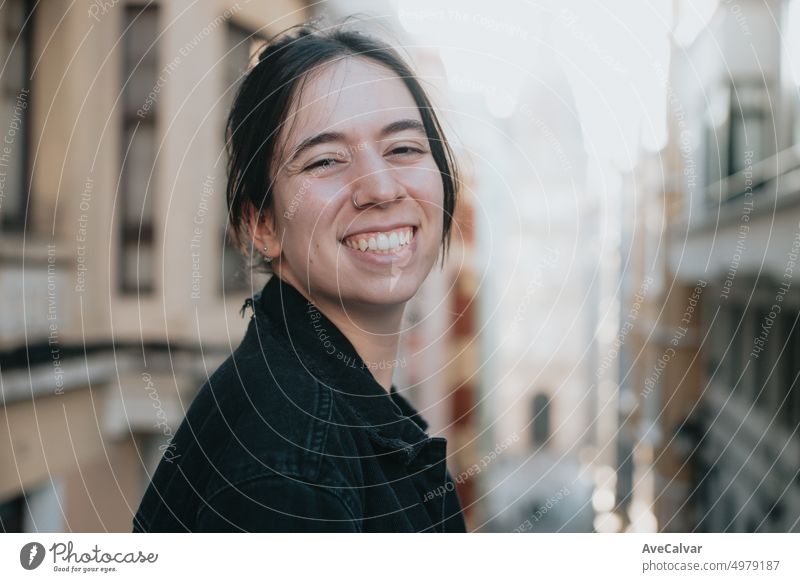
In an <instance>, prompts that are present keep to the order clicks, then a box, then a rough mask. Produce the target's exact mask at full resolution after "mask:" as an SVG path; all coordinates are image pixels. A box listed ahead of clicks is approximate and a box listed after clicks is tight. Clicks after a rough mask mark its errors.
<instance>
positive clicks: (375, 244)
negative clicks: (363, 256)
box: [343, 228, 414, 255]
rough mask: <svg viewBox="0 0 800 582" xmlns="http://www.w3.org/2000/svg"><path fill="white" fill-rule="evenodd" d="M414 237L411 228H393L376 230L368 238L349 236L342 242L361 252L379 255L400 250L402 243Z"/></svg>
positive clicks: (404, 243) (406, 242)
mask: <svg viewBox="0 0 800 582" xmlns="http://www.w3.org/2000/svg"><path fill="white" fill-rule="evenodd" d="M413 237H414V232H413V230H411V229H409V228H404V229H402V230H394V231H391V232H389V233H384V232H378V233H375V234H374V235H372V236H370V237H369V238H368V239H365V238H358V237H350V238H348V239H346V240H344V241H343V242H344V243H345V244H346V245H347V246H348V247H350V248H351V249H358V250H360V251H361V252H366V251H370V252H375V253H377V254H380V255H385V254H389V253H393V252H395V251H398V250H400V248H402V247H403V246H404V245H407V244H409V243H410V242H411V239H412V238H413Z"/></svg>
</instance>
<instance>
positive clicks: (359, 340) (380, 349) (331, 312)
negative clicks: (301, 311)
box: [289, 280, 405, 392]
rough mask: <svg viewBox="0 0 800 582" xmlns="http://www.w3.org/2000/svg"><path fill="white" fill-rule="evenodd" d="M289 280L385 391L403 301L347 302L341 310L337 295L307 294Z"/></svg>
mask: <svg viewBox="0 0 800 582" xmlns="http://www.w3.org/2000/svg"><path fill="white" fill-rule="evenodd" d="M289 283H291V284H292V286H294V287H295V289H297V290H298V291H299V292H300V293H301V294H302V295H303V296H304V297H305V298H306V299H307V300H309V301H311V302H312V303H313V304H314V305H315V306H316V307H317V309H319V310H320V311H321V312H322V313H323V314H324V315H325V317H327V318H328V319H330V320H331V322H332V323H333V324H334V325H335V326H336V327H337V328H338V329H339V331H341V332H342V334H343V335H344V336H345V337H346V338H347V339H348V340H349V341H350V343H351V344H353V347H354V348H355V350H356V352H358V355H359V356H361V359H362V360H364V364H366V365H367V367H368V369H369V371H370V372H371V373H372V376H373V377H374V378H375V380H376V381H377V382H378V384H380V385H381V386H382V387H383V388H384V390H386V391H387V392H389V391H390V390H391V387H392V376H393V375H394V369H395V368H396V367H397V366H396V364H397V351H398V348H399V346H400V327H401V325H402V321H403V313H404V312H405V303H400V304H397V305H385V306H381V307H380V309H376V308H375V306H374V305H353V304H348V305H347V307H346V311H344V310H343V309H342V302H341V300H340V299H339V298H335V299H334V298H330V299H329V298H328V297H327V296H325V295H319V294H310V293H309V291H308V289H306V288H305V286H303V285H299V284H297V283H295V282H292V281H291V280H290V281H289Z"/></svg>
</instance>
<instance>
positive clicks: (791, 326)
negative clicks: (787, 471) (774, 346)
mask: <svg viewBox="0 0 800 582" xmlns="http://www.w3.org/2000/svg"><path fill="white" fill-rule="evenodd" d="M798 315H800V314H798V313H794V314H793V315H792V316H791V318H788V317H787V318H786V319H785V320H784V329H785V330H786V331H785V333H784V334H783V337H782V338H781V341H782V342H785V344H786V345H785V350H784V352H783V357H781V361H780V366H779V369H780V371H781V375H782V381H781V386H782V387H783V390H781V394H780V395H779V396H778V403H781V402H783V404H782V405H781V408H780V411H779V414H778V418H779V419H780V421H781V423H782V424H783V425H784V426H785V427H786V428H787V429H788V430H789V431H790V432H793V433H794V434H795V436H797V434H798V433H797V432H796V431H797V426H798V424H800V377H798V376H799V375H800V321H798ZM784 398H785V399H784Z"/></svg>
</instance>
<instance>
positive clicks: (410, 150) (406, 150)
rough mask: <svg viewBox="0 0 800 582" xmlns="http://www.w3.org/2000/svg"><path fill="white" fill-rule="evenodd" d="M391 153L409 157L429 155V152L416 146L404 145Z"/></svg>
mask: <svg viewBox="0 0 800 582" xmlns="http://www.w3.org/2000/svg"><path fill="white" fill-rule="evenodd" d="M390 153H392V154H394V155H400V156H408V155H419V154H424V153H427V151H426V150H423V149H421V148H417V147H414V146H409V145H403V146H398V147H396V148H394V149H393V150H392V151H391V152H390Z"/></svg>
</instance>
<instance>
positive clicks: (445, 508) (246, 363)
mask: <svg viewBox="0 0 800 582" xmlns="http://www.w3.org/2000/svg"><path fill="white" fill-rule="evenodd" d="M247 306H250V307H252V309H253V318H252V319H251V321H250V324H249V327H248V329H247V333H246V334H245V337H244V339H243V340H242V342H241V344H240V345H239V347H238V348H237V349H236V350H235V351H234V352H233V353H232V354H231V356H230V357H229V358H228V359H227V360H225V362H224V363H223V364H222V365H221V366H220V367H219V368H218V369H217V370H216V371H215V372H214V374H212V376H211V377H210V378H209V380H208V381H207V382H206V383H205V384H204V385H203V386H202V388H201V389H200V391H199V393H198V394H197V396H196V397H195V399H194V401H193V402H192V404H191V406H190V407H189V410H188V411H187V414H186V417H185V418H184V420H183V422H182V423H181V425H180V427H179V428H178V430H177V431H176V433H175V435H174V437H173V439H172V441H171V443H170V446H169V447H168V448H167V449H166V451H165V453H164V456H163V457H162V459H161V462H160V464H159V465H158V468H157V469H156V472H155V473H154V475H153V477H152V481H151V483H150V485H149V486H148V488H147V491H146V492H145V495H144V498H143V499H142V501H141V504H140V506H139V509H138V511H137V513H136V515H135V516H134V519H133V531H134V532H163V531H260V532H268V531H272V532H290V531H306V532H308V531H327V532H334V531H337V532H421V531H425V532H464V531H466V528H465V524H464V519H463V516H462V514H461V506H460V504H459V500H458V497H457V495H456V492H455V485H454V483H453V480H452V478H451V475H450V473H449V471H448V470H447V468H446V465H445V459H446V445H447V441H446V440H445V439H444V438H442V437H433V438H431V437H429V436H428V435H427V434H426V432H425V431H426V429H427V427H428V425H427V423H426V422H425V420H423V419H422V418H421V416H420V415H419V414H418V412H417V411H416V410H414V409H413V408H412V406H411V405H410V404H409V403H408V402H407V401H406V399H405V398H403V396H402V395H400V394H399V393H398V392H397V390H396V388H395V386H392V388H391V392H390V393H387V392H386V390H385V389H384V388H383V387H382V386H381V385H380V384H378V383H377V381H376V380H375V379H374V377H373V375H372V373H371V372H370V370H369V369H368V368H367V367H365V364H364V362H363V360H362V359H361V358H360V357H359V355H358V353H357V352H356V350H355V348H354V347H353V346H352V344H351V343H350V342H349V341H348V340H347V338H346V337H345V336H344V335H343V334H342V333H341V332H340V331H339V330H338V329H337V328H336V327H335V326H334V325H333V324H332V323H331V321H330V320H328V318H326V317H325V315H323V314H322V313H321V312H320V311H318V310H317V309H316V307H314V306H313V304H311V303H309V302H308V301H307V300H306V299H305V297H303V295H302V294H300V293H299V292H298V291H297V290H296V289H295V288H294V287H292V286H291V285H289V284H288V283H286V282H284V281H282V280H280V279H279V278H278V277H277V276H272V277H271V279H270V280H269V281H268V282H267V284H266V285H265V287H264V289H263V290H262V291H261V292H260V293H257V294H256V295H254V296H253V297H252V298H251V299H248V300H247V301H246V302H245V306H244V307H243V308H242V309H243V310H244V309H245V307H247Z"/></svg>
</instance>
